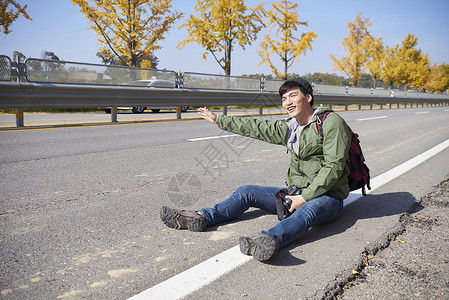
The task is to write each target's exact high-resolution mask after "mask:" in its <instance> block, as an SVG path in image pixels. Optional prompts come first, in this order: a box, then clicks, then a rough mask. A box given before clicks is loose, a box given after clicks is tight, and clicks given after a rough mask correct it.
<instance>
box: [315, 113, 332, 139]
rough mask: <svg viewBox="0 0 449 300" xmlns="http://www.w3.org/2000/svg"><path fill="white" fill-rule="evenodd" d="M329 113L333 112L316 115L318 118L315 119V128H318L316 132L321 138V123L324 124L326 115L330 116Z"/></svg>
mask: <svg viewBox="0 0 449 300" xmlns="http://www.w3.org/2000/svg"><path fill="white" fill-rule="evenodd" d="M331 112H333V111H332V110H331V111H325V112H322V113H320V114H318V116H317V117H316V118H317V122H316V126H317V128H318V132H319V134H320V135H321V137H323V122H324V119H326V117H327V115H328V114H330V113H331Z"/></svg>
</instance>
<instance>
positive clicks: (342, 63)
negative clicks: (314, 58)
mask: <svg viewBox="0 0 449 300" xmlns="http://www.w3.org/2000/svg"><path fill="white" fill-rule="evenodd" d="M371 25H372V24H371V23H370V22H369V18H364V17H362V13H359V14H358V15H357V17H356V19H355V21H354V23H348V25H347V26H346V29H347V30H348V31H349V35H348V36H347V37H345V38H344V39H343V42H342V46H343V48H344V49H345V50H346V52H347V53H348V56H344V57H342V58H341V59H337V58H336V57H335V56H333V55H329V58H330V59H331V60H332V61H333V64H334V68H336V69H338V70H339V71H340V72H344V73H345V74H346V75H347V76H348V77H351V78H352V81H353V83H354V86H357V85H358V83H359V81H360V78H361V76H362V74H363V73H364V70H365V65H366V63H367V62H368V61H369V57H370V56H369V47H370V45H371V44H372V36H371V33H370V31H369V30H368V29H369V27H371Z"/></svg>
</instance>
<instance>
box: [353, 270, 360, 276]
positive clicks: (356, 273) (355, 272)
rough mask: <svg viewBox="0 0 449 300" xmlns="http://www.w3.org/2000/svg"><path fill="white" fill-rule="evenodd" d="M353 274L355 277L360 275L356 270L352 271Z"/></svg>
mask: <svg viewBox="0 0 449 300" xmlns="http://www.w3.org/2000/svg"><path fill="white" fill-rule="evenodd" d="M352 274H353V275H359V274H360V273H359V272H357V271H356V270H352Z"/></svg>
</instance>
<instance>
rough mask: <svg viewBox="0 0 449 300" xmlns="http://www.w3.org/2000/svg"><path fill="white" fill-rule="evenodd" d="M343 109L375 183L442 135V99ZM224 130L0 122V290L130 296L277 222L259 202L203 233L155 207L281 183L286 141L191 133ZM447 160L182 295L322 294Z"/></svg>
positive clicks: (191, 204)
mask: <svg viewBox="0 0 449 300" xmlns="http://www.w3.org/2000/svg"><path fill="white" fill-rule="evenodd" d="M341 115H342V116H343V117H344V118H345V119H346V121H347V122H348V124H349V125H350V126H351V127H352V129H353V130H354V131H356V132H358V133H359V135H360V138H361V141H362V147H363V150H364V154H365V156H366V158H367V163H368V165H369V167H370V169H371V176H372V178H375V177H378V176H382V174H384V173H385V172H386V171H388V170H390V169H392V168H394V167H396V166H398V165H400V164H401V163H403V162H405V161H407V160H409V159H411V158H413V157H416V156H417V155H419V154H421V153H423V152H425V151H426V150H428V149H430V148H432V147H433V146H435V145H438V144H440V143H442V142H444V141H446V140H448V139H449V130H448V129H449V127H448V124H449V122H448V121H449V109H448V108H447V107H433V108H414V109H392V110H372V111H371V110H370V111H360V112H342V113H341ZM0 118H2V116H1V115H0ZM264 118H268V119H275V118H280V117H279V116H273V117H270V116H267V117H264ZM42 122H43V123H45V121H42ZM222 135H227V133H223V132H222V131H220V130H219V129H218V128H216V127H215V126H214V125H212V124H210V123H208V122H206V121H180V122H151V123H139V124H135V123H122V124H118V125H113V126H96V125H92V126H76V127H45V126H44V127H40V128H38V130H19V131H17V130H2V129H1V128H0V153H1V154H0V176H1V181H0V191H1V193H0V243H1V250H0V251H1V261H0V291H1V294H0V297H1V298H2V299H3V298H4V299H56V298H63V299H127V298H129V297H131V296H133V295H136V294H138V293H140V292H142V291H144V290H146V289H148V288H151V287H152V286H155V285H157V284H159V283H161V282H163V281H165V280H167V279H169V278H172V277H173V276H175V275H176V274H179V273H181V272H183V271H185V270H187V269H189V268H191V267H193V266H196V265H198V264H199V263H201V262H203V261H205V260H206V259H208V258H210V257H213V256H214V255H217V254H219V253H222V252H223V251H226V250H227V249H230V248H232V247H234V246H235V245H236V244H237V243H238V237H239V236H241V235H253V234H255V233H258V232H259V231H260V230H263V229H266V228H269V227H271V226H273V225H274V224H276V222H277V218H276V216H273V215H266V214H264V213H261V212H259V211H257V210H251V211H248V212H247V213H246V214H245V215H244V216H242V217H241V218H240V219H239V220H238V221H237V222H230V223H227V224H224V225H222V226H218V227H212V228H210V229H208V230H207V231H206V232H202V233H194V232H188V231H176V230H171V229H168V228H166V227H165V226H164V224H162V222H161V221H160V219H159V209H160V207H161V206H162V205H169V206H176V207H179V208H187V209H197V208H202V207H209V206H211V205H213V204H214V203H215V202H216V201H221V200H223V199H225V198H226V197H227V196H228V195H229V194H230V193H232V192H233V191H234V190H235V189H237V188H238V187H239V186H241V185H244V184H260V185H270V186H283V185H284V176H285V171H286V168H287V165H288V162H289V155H288V154H286V150H285V148H283V147H280V146H276V145H269V144H265V143H263V142H259V141H254V140H251V139H248V138H244V137H227V138H217V139H205V140H204V139H202V140H195V139H197V138H205V137H215V136H222ZM189 139H190V140H189ZM192 139H193V141H192ZM448 161H449V149H448V148H446V149H445V150H443V151H442V152H440V153H439V154H437V155H435V156H433V157H432V158H430V159H428V160H426V161H425V162H424V163H422V164H420V165H419V166H417V167H415V168H413V169H412V170H411V171H409V172H407V173H405V174H403V175H402V176H400V177H398V178H396V179H394V180H392V181H390V182H388V183H387V184H385V185H383V186H381V187H380V188H378V189H376V190H375V191H374V192H373V193H371V194H370V195H368V196H367V197H364V198H362V199H360V200H358V201H356V202H354V203H352V204H350V205H348V206H347V207H346V208H345V210H344V214H343V216H342V218H341V219H340V220H338V221H336V222H333V223H331V224H328V225H324V226H319V227H317V228H313V229H312V230H310V232H309V233H308V234H306V236H305V237H304V238H303V239H301V240H300V241H298V242H297V243H294V244H292V245H290V246H289V247H287V248H286V249H283V250H282V251H281V252H280V253H279V256H278V257H277V258H276V259H274V260H273V261H270V262H269V263H260V262H258V261H255V260H250V261H249V262H247V263H245V264H243V265H241V266H239V267H237V268H235V269H233V270H232V271H230V272H229V273H227V274H224V275H223V276H221V277H220V278H218V279H217V280H215V281H213V282H211V283H210V284H208V285H206V286H202V287H199V289H198V290H197V291H195V292H193V293H191V294H189V295H187V296H186V298H187V299H210V298H211V295H213V297H214V298H215V299H240V298H245V299H267V298H275V299H304V298H321V297H323V296H325V295H328V293H329V291H330V290H332V289H335V286H336V285H339V284H340V283H341V282H344V281H345V280H346V278H348V276H350V274H351V270H353V269H355V268H356V267H357V266H358V265H359V264H360V261H361V259H362V253H363V252H364V251H365V250H366V249H367V248H375V247H378V245H379V241H382V240H383V239H384V237H385V236H386V235H388V234H389V233H390V232H391V231H394V230H395V228H396V226H397V223H398V221H399V216H400V215H401V214H402V213H404V212H405V211H407V210H408V209H409V208H410V206H411V205H412V204H413V203H414V202H415V201H416V200H417V199H420V198H421V197H422V196H424V195H425V194H426V193H428V192H429V191H431V190H432V186H433V185H435V184H437V183H439V182H441V181H442V180H443V179H445V178H447V175H448V174H449V168H448V164H447V162H448ZM161 298H164V297H161Z"/></svg>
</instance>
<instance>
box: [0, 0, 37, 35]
mask: <svg viewBox="0 0 449 300" xmlns="http://www.w3.org/2000/svg"><path fill="white" fill-rule="evenodd" d="M8 7H10V9H9V10H8ZM26 8H27V5H24V6H21V5H20V4H18V3H17V2H16V1H14V0H0V25H1V26H2V28H3V29H2V31H3V33H4V34H9V33H11V29H10V27H11V25H12V23H13V22H14V21H15V20H17V19H18V18H19V17H20V15H22V16H24V17H25V18H26V19H28V20H32V19H31V18H30V16H29V15H28V14H27V12H26Z"/></svg>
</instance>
